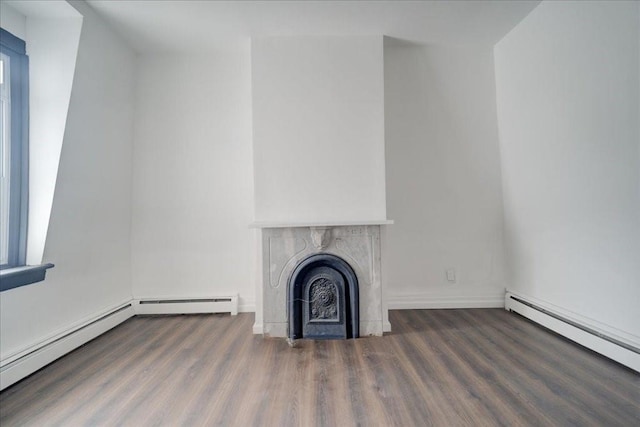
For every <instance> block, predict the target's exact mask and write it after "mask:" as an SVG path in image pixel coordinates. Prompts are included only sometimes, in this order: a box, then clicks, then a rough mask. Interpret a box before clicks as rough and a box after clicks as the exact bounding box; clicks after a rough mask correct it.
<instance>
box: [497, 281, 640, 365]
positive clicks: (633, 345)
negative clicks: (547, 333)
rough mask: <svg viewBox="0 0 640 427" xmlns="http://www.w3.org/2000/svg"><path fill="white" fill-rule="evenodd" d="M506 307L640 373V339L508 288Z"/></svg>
mask: <svg viewBox="0 0 640 427" xmlns="http://www.w3.org/2000/svg"><path fill="white" fill-rule="evenodd" d="M504 303H505V309H506V310H509V311H513V312H515V313H518V314H520V315H521V316H524V317H526V318H527V319H530V320H532V321H533V322H535V323H538V324H539V325H542V326H544V327H545V328H548V329H550V330H552V331H554V332H556V333H558V334H560V335H562V336H564V337H565V338H567V339H569V340H571V341H574V342H576V343H578V344H580V345H582V346H584V347H586V348H588V349H590V350H593V351H595V352H596V353H600V354H602V355H603V356H606V357H608V358H610V359H612V360H615V361H616V362H618V363H620V364H622V365H624V366H627V367H629V368H631V369H633V370H635V371H637V372H640V338H639V337H636V336H634V335H631V334H629V333H626V332H624V331H621V330H619V329H617V328H614V327H612V326H609V325H605V324H603V323H600V322H598V321H596V320H594V319H589V318H587V317H584V316H581V315H579V314H577V313H574V312H571V311H569V310H566V309H564V308H562V307H558V306H556V305H554V304H551V303H548V302H546V301H542V300H539V299H536V298H533V297H530V296H527V295H523V294H520V293H517V292H513V291H510V290H507V292H506V294H505V301H504Z"/></svg>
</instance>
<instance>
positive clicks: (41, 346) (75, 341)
mask: <svg viewBox="0 0 640 427" xmlns="http://www.w3.org/2000/svg"><path fill="white" fill-rule="evenodd" d="M134 315H135V312H134V309H133V307H132V305H131V302H127V303H125V304H122V305H120V306H117V307H114V308H112V309H109V310H107V311H106V312H103V313H102V314H100V315H98V316H95V317H94V318H92V319H90V320H87V321H85V322H83V323H81V324H79V325H75V326H73V327H71V328H69V329H68V330H66V331H63V332H60V333H58V334H56V335H55V336H53V337H51V338H49V339H47V340H44V341H42V342H40V343H37V344H35V345H33V346H31V347H29V348H28V349H26V350H23V351H21V352H19V353H17V354H14V355H12V356H9V357H6V358H5V359H3V360H2V361H0V390H4V389H5V388H7V387H9V386H10V385H12V384H14V383H16V382H18V381H20V380H21V379H23V378H25V377H27V376H29V375H31V374H32V373H34V372H36V371H37V370H39V369H41V368H43V367H45V366H46V365H48V364H50V363H51V362H53V361H55V360H57V359H59V358H60V357H62V356H64V355H65V354H67V353H69V352H71V351H73V350H75V349H76V348H78V347H80V346H81V345H83V344H86V343H87V342H89V341H91V340H92V339H94V338H97V337H98V336H100V335H102V334H104V333H105V332H107V331H108V330H110V329H112V328H114V327H116V326H118V325H119V324H121V323H122V322H124V321H125V320H127V319H129V318H131V317H133V316H134Z"/></svg>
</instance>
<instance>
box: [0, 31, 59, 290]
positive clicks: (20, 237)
mask: <svg viewBox="0 0 640 427" xmlns="http://www.w3.org/2000/svg"><path fill="white" fill-rule="evenodd" d="M25 47H26V46H25V43H24V41H23V40H20V39H19V38H18V37H16V36H14V35H13V34H11V33H9V32H8V31H5V30H4V29H2V28H0V101H1V102H0V175H1V179H2V181H1V183H0V291H6V290H8V289H12V288H17V287H19V286H24V285H28V284H31V283H36V282H40V281H42V280H44V277H45V273H46V270H47V269H48V268H51V267H53V264H42V265H35V266H26V265H25V264H26V256H27V205H28V201H29V199H28V189H29V187H28V179H29V168H28V163H27V162H28V160H29V144H28V137H29V58H28V57H27V54H26V49H25Z"/></svg>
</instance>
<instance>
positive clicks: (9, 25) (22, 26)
mask: <svg viewBox="0 0 640 427" xmlns="http://www.w3.org/2000/svg"><path fill="white" fill-rule="evenodd" d="M0 27H2V28H4V29H5V30H7V31H9V32H10V33H11V34H13V35H14V36H16V37H19V38H21V39H22V40H24V39H25V38H26V37H27V17H26V16H24V14H22V13H20V12H19V11H17V10H15V9H14V8H13V7H11V6H10V5H9V4H7V3H6V2H0Z"/></svg>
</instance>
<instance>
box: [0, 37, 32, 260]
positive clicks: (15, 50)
mask: <svg viewBox="0 0 640 427" xmlns="http://www.w3.org/2000/svg"><path fill="white" fill-rule="evenodd" d="M28 66H29V59H28V57H27V55H26V51H25V42H24V41H22V40H21V39H19V38H18V37H15V36H14V35H13V34H11V33H9V32H8V31H5V30H4V29H0V87H1V89H0V97H1V106H0V120H1V122H0V142H1V150H0V156H1V159H0V163H1V164H0V169H1V176H2V182H1V184H0V227H1V228H0V268H3V269H4V268H11V267H17V266H23V265H25V257H26V237H27V202H28V197H27V191H28V182H27V180H28V165H27V162H28V132H29V123H28V119H29V114H28V102H29V70H28Z"/></svg>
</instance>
